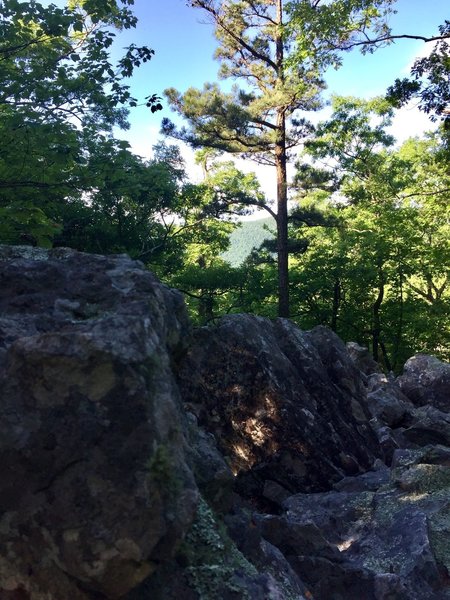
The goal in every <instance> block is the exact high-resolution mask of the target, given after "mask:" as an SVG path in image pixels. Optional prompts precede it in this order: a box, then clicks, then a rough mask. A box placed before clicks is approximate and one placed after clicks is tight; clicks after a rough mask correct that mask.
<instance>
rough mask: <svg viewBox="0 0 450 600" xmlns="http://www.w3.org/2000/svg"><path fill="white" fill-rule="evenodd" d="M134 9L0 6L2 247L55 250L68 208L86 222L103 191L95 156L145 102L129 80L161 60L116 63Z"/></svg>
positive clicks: (93, 3) (138, 55)
mask: <svg viewBox="0 0 450 600" xmlns="http://www.w3.org/2000/svg"><path fill="white" fill-rule="evenodd" d="M131 4H132V2H130V1H129V0H124V1H121V2H116V1H115V0H108V2H104V1H103V0H89V1H85V2H81V1H71V2H69V3H68V5H67V6H66V7H64V8H59V7H57V6H56V5H55V4H49V5H48V6H45V5H44V4H43V3H40V2H36V1H33V2H19V1H18V0H2V1H1V2H0V9H1V11H2V19H1V21H0V43H1V46H0V53H1V61H0V83H1V86H0V88H1V91H0V209H1V210H2V212H3V214H4V215H6V218H7V222H8V223H9V225H7V224H5V225H4V226H3V227H2V228H0V236H1V240H2V241H4V242H5V241H6V242H10V243H11V242H12V243H18V242H20V241H21V240H23V236H29V241H33V240H34V242H33V243H37V244H44V245H48V244H49V243H51V239H52V238H53V237H54V234H55V233H58V227H57V226H56V225H55V224H56V223H59V224H60V225H62V221H63V220H64V215H63V214H62V213H64V208H63V205H66V204H67V205H69V204H70V207H69V208H68V210H69V212H70V213H71V214H73V208H74V205H77V206H78V212H83V214H84V216H86V213H87V211H86V210H83V206H82V205H83V203H84V204H86V202H85V199H86V195H87V194H88V193H89V192H90V191H91V190H92V189H94V188H95V184H96V182H95V181H94V179H95V172H94V171H90V168H91V167H92V160H91V158H92V157H91V153H92V152H94V154H95V153H96V152H97V153H98V151H99V146H101V144H102V140H105V139H106V138H107V137H108V138H109V139H110V143H113V142H112V136H111V131H112V127H113V126H114V125H117V126H120V127H126V126H127V121H126V117H127V110H128V107H130V106H133V105H136V103H137V99H136V98H133V97H132V96H131V94H130V92H129V88H128V86H127V85H126V83H125V82H124V80H125V79H126V78H127V77H129V76H130V75H131V74H132V72H133V70H134V69H135V68H136V67H138V66H139V65H140V64H141V63H142V62H146V61H147V60H149V59H150V58H151V56H152V54H153V51H152V50H150V49H148V48H146V47H143V48H138V47H135V46H130V47H129V48H127V49H126V51H125V54H124V56H123V57H122V58H121V59H120V60H119V61H118V63H117V64H112V62H111V61H110V56H109V53H110V47H111V44H112V42H113V40H114V36H115V30H117V29H122V28H130V27H134V26H135V24H136V19H135V17H134V16H133V14H132V13H131V11H130V8H129V6H130V5H131ZM148 102H149V103H150V105H151V106H152V107H153V106H155V105H157V104H158V99H157V98H153V100H152V99H151V98H150V99H148ZM91 140H99V142H98V144H97V147H93V146H95V144H96V143H97V142H92V141H91ZM64 227H65V225H64ZM14 232H15V233H14Z"/></svg>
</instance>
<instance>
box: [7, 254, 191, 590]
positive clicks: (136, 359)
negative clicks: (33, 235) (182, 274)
mask: <svg viewBox="0 0 450 600" xmlns="http://www.w3.org/2000/svg"><path fill="white" fill-rule="evenodd" d="M0 269H1V272H0V315H1V317H0V349H1V350H0V352H1V354H0V368H1V371H0V396H1V405H0V471H1V473H0V514H1V520H0V548H1V551H0V582H1V583H0V588H1V589H2V590H3V593H6V592H8V591H9V592H11V593H12V592H14V591H17V590H23V593H24V594H26V595H24V597H31V598H33V599H39V600H40V599H41V598H42V600H44V599H46V600H47V599H49V598H54V599H55V600H56V599H58V600H63V599H67V600H68V599H69V598H70V600H78V599H82V598H83V599H84V598H91V597H93V596H92V594H96V593H97V594H99V595H100V596H99V597H108V598H118V597H120V596H122V595H123V594H124V593H125V592H127V591H128V590H130V589H132V588H133V587H135V586H136V585H137V584H138V583H139V582H140V581H141V580H143V579H144V578H145V577H147V576H148V575H149V574H150V573H151V572H152V571H153V570H154V569H155V567H156V565H157V564H159V562H160V561H161V560H163V559H164V557H169V556H171V555H172V553H173V551H174V549H175V544H176V543H177V542H178V540H179V539H180V538H181V537H182V535H183V534H184V533H185V532H186V531H187V530H188V528H189V526H190V524H191V522H192V520H193V518H194V514H195V509H196V506H197V502H198V490H197V486H196V483H195V480H194V477H193V474H192V472H191V470H190V467H189V466H188V464H187V461H186V456H185V446H186V442H185V438H184V416H183V413H182V411H181V402H180V397H179V393H178V389H177V386H176V384H175V381H174V377H173V374H172V371H171V361H172V360H173V357H174V356H175V355H176V354H177V352H179V351H180V350H181V348H182V344H183V337H184V336H185V333H186V331H187V329H188V322H187V317H186V313H185V309H184V306H183V301H182V298H181V296H180V294H178V293H177V292H175V291H173V290H170V289H168V288H166V287H164V286H162V285H161V284H160V283H159V282H157V280H156V279H155V278H154V277H153V275H151V274H150V273H149V272H148V271H145V270H144V268H143V267H142V266H141V265H139V264H137V263H135V262H133V261H131V260H130V259H129V258H128V257H125V256H115V257H100V256H90V255H83V254H80V253H77V252H74V251H71V250H64V249H58V250H53V251H49V252H47V251H41V250H38V249H27V248H4V249H2V250H1V251H0ZM17 593H19V592H18V591H17Z"/></svg>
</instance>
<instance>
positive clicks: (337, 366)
mask: <svg viewBox="0 0 450 600" xmlns="http://www.w3.org/2000/svg"><path fill="white" fill-rule="evenodd" d="M178 376H179V385H180V389H181V393H182V396H183V399H184V401H185V403H186V406H187V407H188V408H189V410H191V411H192V412H194V413H195V414H196V415H197V417H198V420H199V423H200V425H201V426H203V427H205V428H206V429H207V430H208V431H210V432H211V433H212V434H213V435H214V436H215V438H216V439H217V442H218V445H219V448H220V449H221V451H222V452H223V453H224V454H225V456H226V458H227V460H228V461H229V463H230V464H231V466H232V469H233V471H234V472H235V473H236V474H237V475H238V481H239V482H240V491H241V493H243V494H244V495H246V496H248V497H255V496H258V497H259V496H260V495H261V494H262V490H263V488H264V485H265V483H266V482H267V481H273V482H275V483H277V484H278V485H280V486H282V487H283V488H284V489H286V490H287V491H289V492H290V493H294V492H298V491H320V490H325V489H329V487H330V485H331V483H330V482H332V481H337V480H338V479H341V478H342V477H344V476H345V475H348V474H355V473H358V472H362V471H364V470H367V469H368V468H370V467H371V465H372V464H373V462H374V461H375V459H376V458H377V457H379V456H381V453H380V448H379V444H378V441H377V438H376V435H375V433H374V430H373V429H372V426H371V424H370V423H369V421H370V418H371V415H370V412H369V409H368V405H367V397H366V396H367V395H366V390H365V387H364V385H363V381H362V379H361V377H360V372H359V371H358V369H357V368H356V367H355V365H354V364H353V361H352V360H351V359H350V357H349V355H348V353H347V351H346V348H345V345H344V344H343V343H342V341H341V340H340V339H339V338H338V337H337V336H336V335H335V334H334V333H333V332H331V331H330V330H329V329H327V328H324V327H317V328H315V329H313V330H312V331H310V332H303V331H300V330H299V329H298V328H297V327H296V326H295V325H294V324H293V323H291V322H290V321H288V320H286V319H277V320H275V321H274V322H271V321H269V320H268V319H264V318H261V317H256V316H251V315H232V316H231V315H230V316H227V317H224V318H223V319H221V321H220V322H219V323H218V325H217V326H215V327H208V328H203V329H199V330H197V331H196V332H195V334H194V336H193V339H192V342H191V344H190V347H189V351H188V353H187V355H186V357H185V358H184V359H183V361H182V362H181V364H180V369H179V372H178Z"/></svg>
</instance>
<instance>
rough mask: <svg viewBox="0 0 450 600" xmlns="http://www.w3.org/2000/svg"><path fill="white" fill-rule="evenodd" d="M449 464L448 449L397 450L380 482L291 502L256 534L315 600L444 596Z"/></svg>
mask: <svg viewBox="0 0 450 600" xmlns="http://www.w3.org/2000/svg"><path fill="white" fill-rule="evenodd" d="M448 458H449V457H448V448H447V449H446V448H431V447H427V448H425V449H420V450H409V451H404V450H399V451H397V452H396V453H395V456H394V465H393V467H394V468H393V469H392V471H391V472H390V473H387V472H386V471H387V470H385V469H382V470H381V472H379V473H378V481H377V478H376V477H368V476H367V475H361V476H358V477H353V478H348V480H347V483H346V485H340V486H337V487H338V488H340V489H338V490H336V491H331V492H327V493H319V494H308V495H307V494H297V495H294V496H291V497H290V498H289V499H287V500H286V502H285V503H284V505H283V506H284V509H285V512H283V513H282V514H281V515H279V516H274V515H264V516H259V517H258V518H257V520H258V527H259V530H260V532H261V535H262V536H264V537H265V538H266V539H267V540H269V541H270V542H271V543H272V544H275V545H276V546H277V547H278V548H279V549H280V550H281V551H282V552H283V554H284V555H285V556H286V558H287V559H288V560H289V562H290V564H291V565H292V566H293V568H294V569H295V571H296V572H297V574H298V576H299V577H300V578H301V579H303V581H305V582H306V583H307V584H308V585H309V586H310V589H311V590H312V593H313V595H314V598H315V599H316V600H334V599H335V598H336V599H339V598H346V599H355V600H357V599H358V600H359V599H360V598H364V600H388V599H394V600H403V599H404V600H406V599H408V600H422V599H425V598H426V599H428V600H431V599H435V600H438V599H444V598H448V597H449V596H448V592H449V588H448V572H449V568H450V561H449V557H450V553H449V545H448V541H449V539H450V538H449V535H450V518H449V517H450V469H449V466H448V465H449V463H448ZM350 479H351V480H353V481H352V482H351V484H350Z"/></svg>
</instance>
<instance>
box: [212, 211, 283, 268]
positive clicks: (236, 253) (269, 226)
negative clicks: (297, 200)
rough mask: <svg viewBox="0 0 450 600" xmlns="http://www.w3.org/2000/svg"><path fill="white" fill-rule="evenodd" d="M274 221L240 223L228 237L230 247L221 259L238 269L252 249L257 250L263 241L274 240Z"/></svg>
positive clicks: (262, 220)
mask: <svg viewBox="0 0 450 600" xmlns="http://www.w3.org/2000/svg"><path fill="white" fill-rule="evenodd" d="M275 228H276V225H275V219H273V218H272V217H265V218H263V219H257V220H255V221H242V224H241V226H240V227H238V228H237V229H235V230H234V231H233V233H232V234H231V235H230V247H229V249H228V250H227V251H226V252H224V253H223V254H222V258H223V259H224V260H226V261H227V262H229V263H230V264H231V266H233V267H239V266H240V265H241V264H242V263H243V262H244V261H245V259H246V258H247V256H249V254H250V253H251V252H252V250H253V249H255V248H256V249H258V248H259V247H260V246H261V244H262V243H263V242H264V240H270V239H274V238H275Z"/></svg>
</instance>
